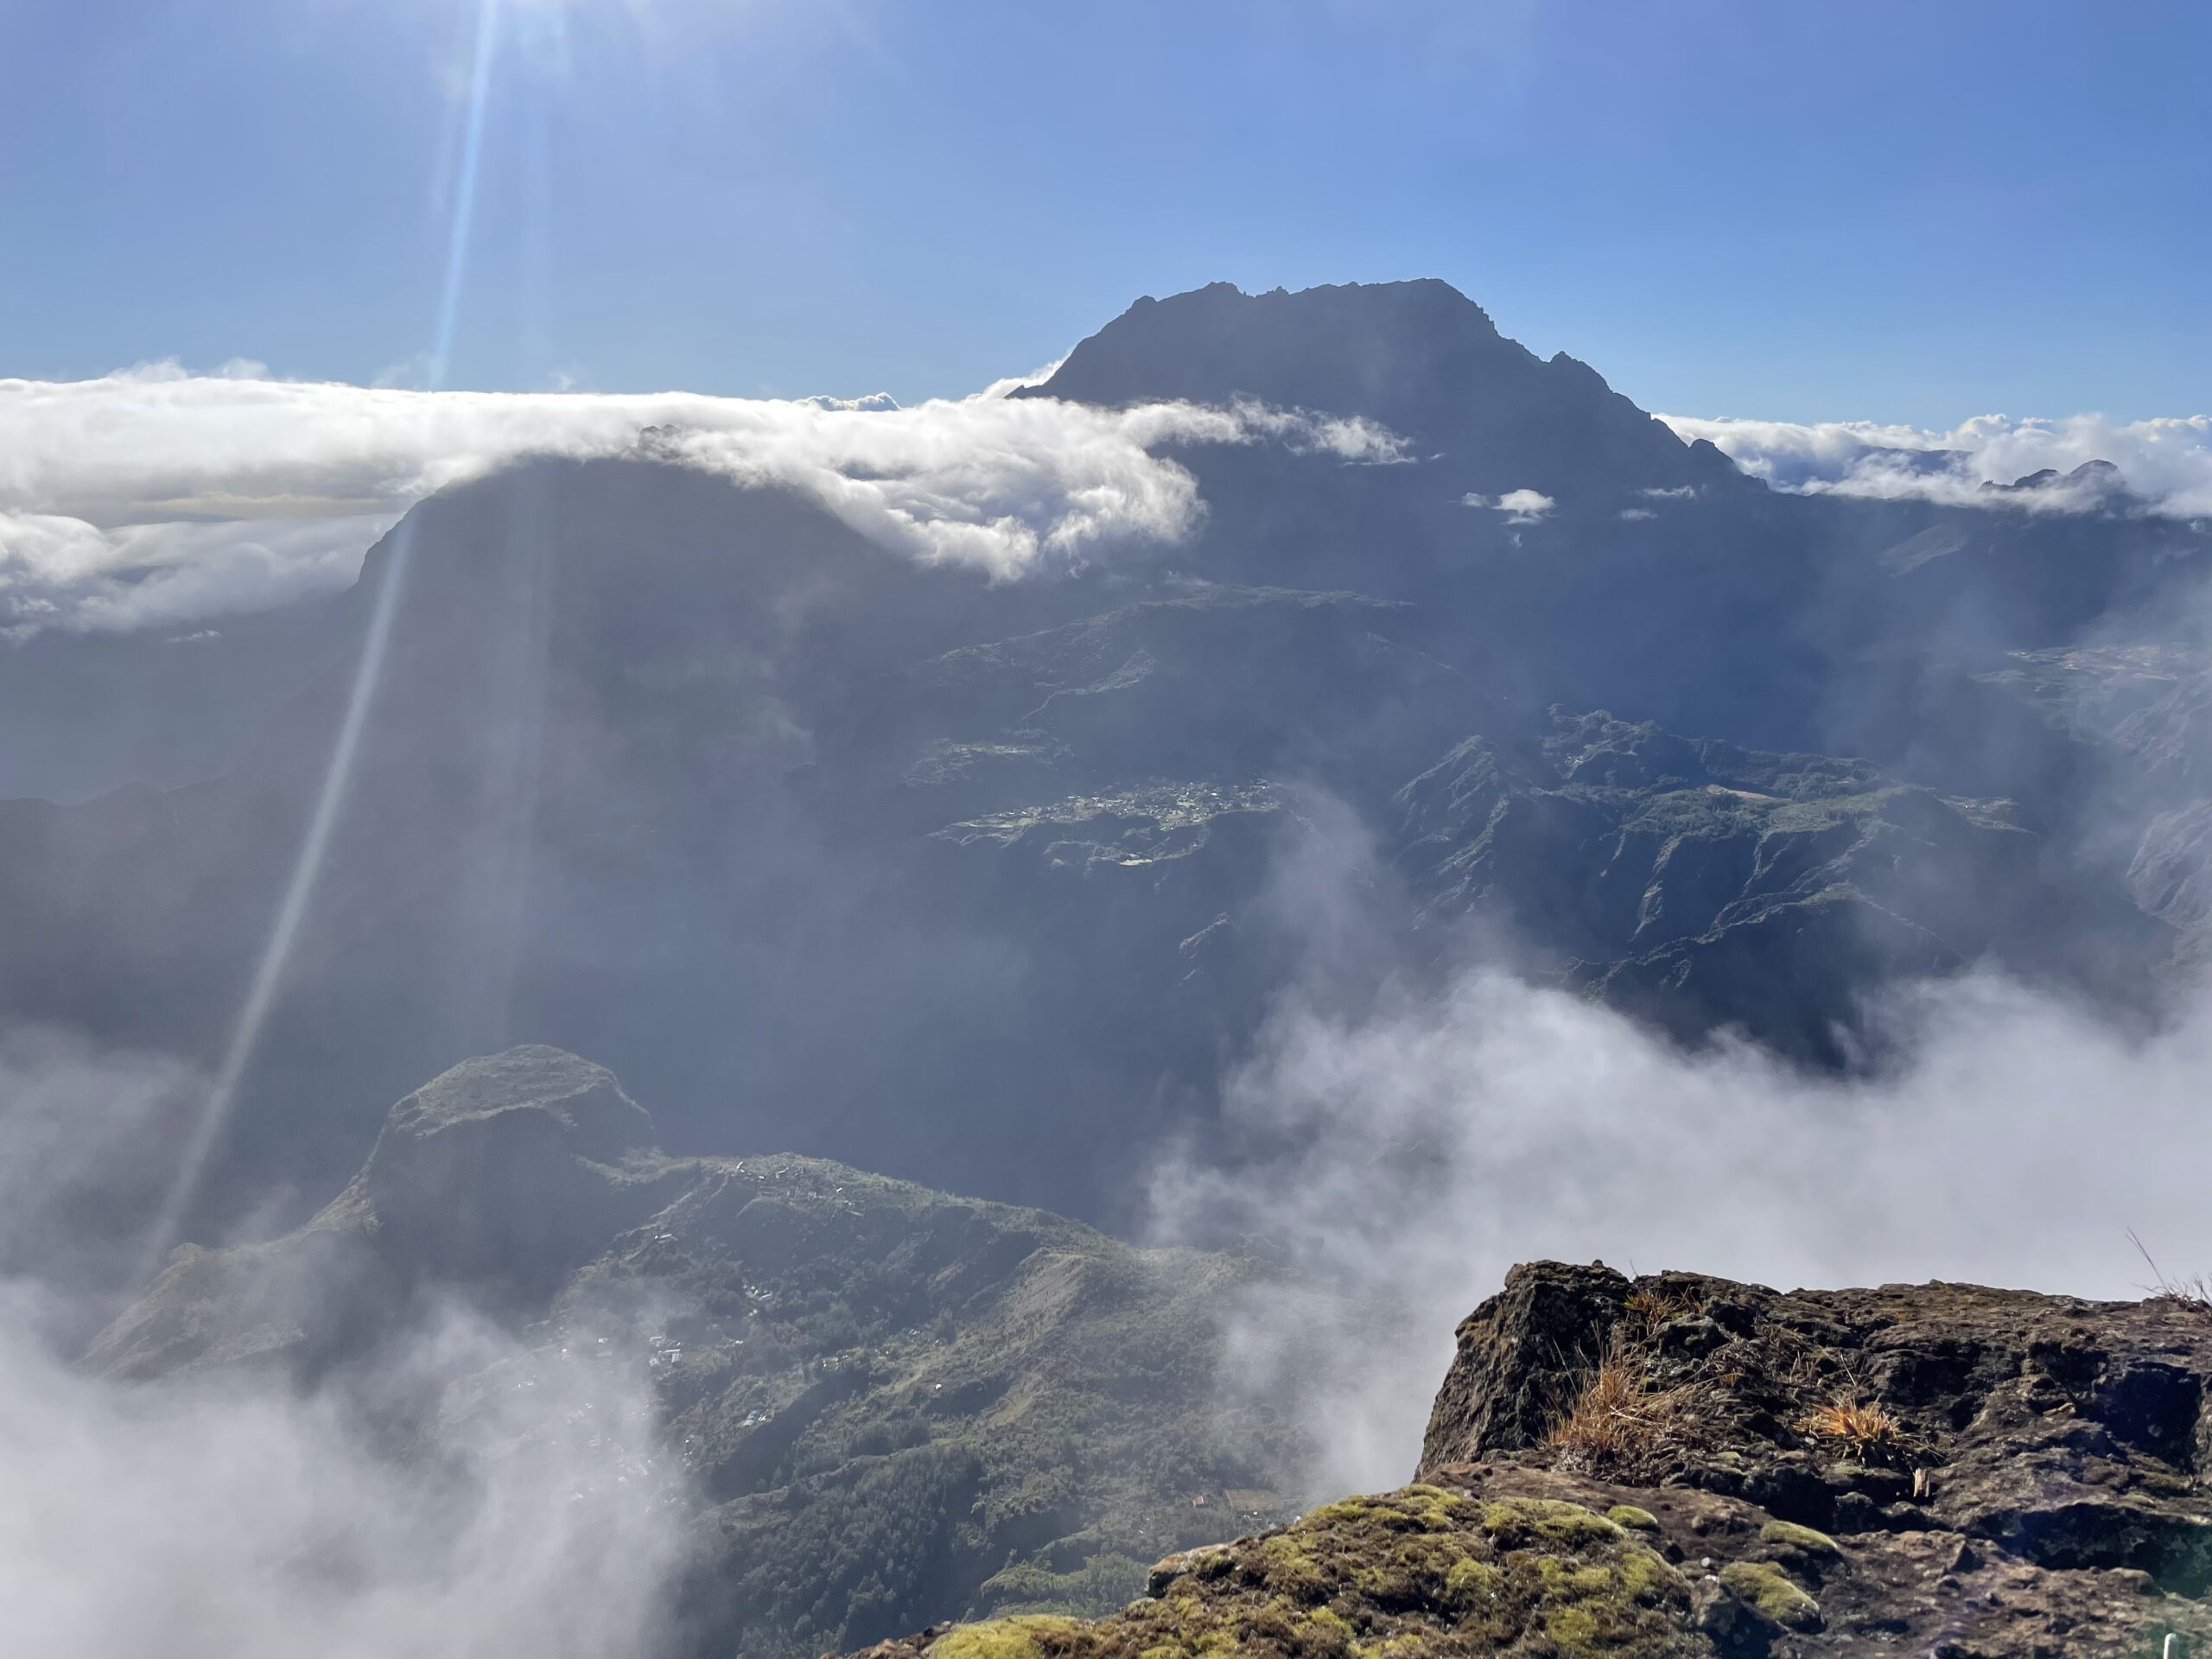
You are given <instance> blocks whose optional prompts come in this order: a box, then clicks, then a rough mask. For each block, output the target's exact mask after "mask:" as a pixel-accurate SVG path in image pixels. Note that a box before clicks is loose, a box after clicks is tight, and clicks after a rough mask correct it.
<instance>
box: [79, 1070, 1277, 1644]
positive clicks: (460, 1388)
mask: <svg viewBox="0 0 2212 1659" xmlns="http://www.w3.org/2000/svg"><path fill="white" fill-rule="evenodd" d="M650 1136H651V1127H650V1124H649V1122H647V1120H646V1118H645V1114H644V1113H643V1112H642V1111H640V1110H639V1109H638V1108H637V1107H636V1106H634V1105H633V1104H632V1103H630V1101H629V1100H628V1099H627V1097H626V1096H624V1095H623V1094H622V1092H621V1090H620V1087H619V1085H617V1084H615V1082H614V1080H613V1077H612V1076H611V1075H610V1074H609V1073H607V1071H604V1070H603V1069H602V1068H601V1067H598V1066H595V1065H590V1064H588V1063H587V1062H584V1061H582V1060H579V1059H577V1058H575V1057H573V1056H570V1055H567V1054H563V1053H562V1052H559V1051H556V1050H550V1049H543V1048H537V1049H519V1050H515V1051H512V1052H508V1053H506V1054H503V1055H499V1056H494V1057H491V1058H486V1059H481V1060H476V1061H471V1062H469V1063H467V1064H466V1065H461V1066H459V1067H456V1068H455V1069H454V1071H449V1072H448V1073H446V1074H445V1075H444V1076H443V1077H440V1078H438V1079H437V1080H436V1081H435V1082H434V1083H432V1084H429V1085H428V1086H427V1087H425V1088H424V1089H423V1090H419V1091H418V1092H417V1093H416V1095H414V1096H410V1097H409V1098H408V1099H407V1100H405V1101H403V1102H402V1103H400V1104H399V1105H398V1106H397V1107H396V1108H395V1109H394V1110H393V1112H392V1113H391V1117H390V1119H389V1121H388V1122H387V1124H386V1127H385V1134H384V1135H383V1138H382V1139H381V1140H380V1141H379V1142H378V1146H377V1148H376V1151H375V1153H374V1154H373V1155H372V1157H371V1159H370V1160H369V1162H368V1164H367V1166H365V1168H364V1170H363V1171H362V1173H361V1175H360V1176H359V1179H356V1180H355V1181H354V1183H353V1185H352V1186H351V1187H349V1188H348V1190H347V1192H346V1194H345V1195H344V1196H343V1197H341V1198H340V1199H339V1200H337V1201H336V1202H335V1203H334V1204H333V1205H331V1206H329V1208H328V1209H327V1210H326V1211H324V1212H323V1213H322V1214H321V1215H320V1216H319V1217H316V1218H315V1221H314V1222H313V1223H311V1224H309V1225H308V1226H307V1227H306V1228H304V1229H302V1230H300V1231H298V1232H296V1233H295V1234H292V1235H290V1236H287V1237H285V1238H283V1239H281V1240H278V1241H277V1242H275V1243H270V1244H264V1245H259V1246H254V1247H249V1248H245V1249H234V1250H226V1251H204V1250H197V1249H188V1250H185V1251H183V1252H181V1253H180V1255H179V1257H178V1258H177V1259H176V1260H175V1262H173V1263H172V1265H171V1266H170V1268H168V1271H167V1272H166V1273H165V1274H163V1275H162V1279H161V1280H160V1281H159V1282H158V1283H157V1284H156V1286H155V1287H154V1288H153V1290H152V1291H151V1293H150V1294H149V1295H148V1296H147V1297H146V1298H145V1299H144V1300H143V1302H142V1303H141V1304H140V1305H139V1306H137V1307H136V1308H134V1309H133V1310H132V1311H131V1312H130V1313H128V1314H126V1315H125V1316H124V1318H123V1319H121V1320H119V1321H118V1323H117V1324H116V1325H114V1326H113V1327H111V1329H110V1330H109V1331H108V1332H106V1333H105V1335H104V1336H103V1337H102V1338H100V1339H99V1342H98V1343H97V1344H95V1347H94V1350H93V1353H92V1358H93V1360H94V1361H95V1362H96V1363H99V1364H100V1365H102V1366H103V1367H105V1369H106V1370H109V1371H110V1372H111V1373H114V1374H117V1375H120V1376H133V1377H153V1376H173V1375H176V1374H179V1373H183V1372H189V1371H195V1370H196V1371H201V1372H206V1371H209V1370H219V1369H222V1368H228V1367H238V1366H259V1367H273V1368H277V1369H280V1370H283V1371H286V1372H288V1373H289V1374H291V1375H293V1376H296V1377H297V1378H299V1379H300V1380H302V1381H303V1382H310V1383H321V1384H323V1385H325V1386H336V1385H339V1384H342V1383H343V1380H344V1379H345V1378H346V1376H347V1375H348V1374H349V1370H351V1369H352V1368H356V1367H359V1366H361V1365H365V1364H366V1363H371V1362H372V1361H373V1360H374V1359H375V1358H376V1357H378V1354H379V1353H380V1352H383V1351H388V1350H389V1348H390V1347H391V1344H393V1343H394V1342H395V1341H396V1340H397V1339H399V1338H400V1337H401V1336H402V1334H403V1333H404V1332H405V1331H406V1330H407V1329H408V1328H409V1325H410V1320H411V1319H415V1318H416V1317H417V1316H418V1314H419V1312H420V1310H421V1308H422V1307H423V1306H424V1304H425V1302H426V1300H428V1299H429V1298H431V1297H434V1296H435V1295H438V1294H453V1293H454V1291H455V1290H456V1289H457V1290H458V1291H460V1292H461V1293H463V1294H467V1295H468V1296H469V1297H470V1298H471V1299H472V1300H474V1301H476V1302H477V1303H479V1304H480V1306H486V1307H488V1308H490V1309H492V1310H493V1312H494V1313H495V1314H496V1315H497V1316H498V1317H499V1318H500V1319H503V1320H505V1321H506V1322H508V1323H509V1324H511V1325H513V1326H515V1327H516V1328H518V1329H519V1330H521V1332H523V1337H522V1341H523V1344H524V1347H525V1349H526V1350H527V1355H526V1359H527V1361H528V1362H529V1363H578V1362H581V1363H585V1364H586V1365H601V1366H604V1367H606V1368H607V1375H608V1376H610V1377H611V1376H613V1375H614V1374H616V1373H618V1372H619V1373H620V1374H621V1375H623V1376H626V1377H631V1378H636V1377H639V1376H642V1377H643V1378H644V1379H645V1383H646V1385H647V1386H648V1387H649V1388H650V1390H651V1396H652V1402H653V1414H654V1415H655V1416H656V1418H657V1419H658V1434H657V1435H656V1436H654V1437H653V1438H654V1442H655V1445H656V1446H658V1452H655V1451H653V1450H652V1449H650V1448H648V1447H646V1446H642V1445H632V1446H629V1447H628V1448H627V1449H626V1450H621V1449H617V1448H610V1455H620V1456H621V1457H625V1458H628V1459H632V1461H633V1462H634V1463H635V1465H636V1467H635V1468H634V1469H633V1470H632V1471H631V1472H632V1473H633V1474H634V1475H635V1476H636V1477H637V1478H661V1479H666V1480H668V1481H669V1483H670V1490H671V1493H673V1494H677V1495H678V1496H677V1497H672V1498H671V1501H681V1502H685V1503H690V1504H691V1505H692V1506H693V1507H694V1508H695V1509H696V1514H695V1515H694V1516H693V1518H692V1521H691V1523H690V1524H691V1527H692V1529H693V1532H694V1535H695V1541H696V1544H697V1546H698V1548H697V1550H696V1564H695V1566H694V1567H693V1568H692V1570H691V1571H690V1573H689V1574H688V1576H687V1577H686V1579H685V1580H684V1581H683V1585H682V1586H681V1587H680V1591H679V1592H678V1593H679V1597H680V1600H681V1603H682V1606H681V1608H680V1610H679V1611H680V1616H681V1621H682V1623H683V1625H684V1627H685V1629H686V1630H687V1631H688V1632H689V1637H688V1639H687V1645H688V1647H689V1648H690V1649H691V1650H696V1651H699V1652H702V1653H703V1652H722V1653H739V1652H742V1653H747V1654H763V1655H783V1654H791V1655H796V1654H813V1653H817V1652H820V1651H823V1650H826V1649H836V1648H839V1647H844V1646H852V1645H856V1644H858V1643H865V1642H868V1641H872V1640H875V1639H878V1638H880V1637H884V1636H886V1635H888V1634H890V1633H892V1632H894V1631H897V1630H907V1629H912V1628H914V1627H915V1626H917V1625H918V1624H925V1623H928V1622H930V1621H931V1620H937V1619H943V1618H951V1617H956V1616H958V1615H960V1614H962V1613H963V1612H964V1613H969V1614H985V1613H991V1612H995V1611H1001V1610H1007V1609H1016V1610H1036V1609H1052V1610H1057V1611H1066V1612H1097V1611H1104V1610H1106V1609H1108V1608H1110V1607H1112V1606H1116V1605H1120V1604H1121V1603H1122V1602H1123V1601H1126V1600H1127V1599H1128V1598H1130V1597H1131V1596H1133V1595H1135V1594H1136V1593H1138V1592H1140V1591H1141V1589H1142V1587H1143V1583H1144V1564H1145V1563H1147V1562H1149V1561H1151V1560H1154V1558H1155V1557H1157V1556H1159V1555H1160V1554H1162V1553H1163V1552H1164V1551H1166V1550H1169V1549H1172V1548H1177V1547H1179V1546H1182V1545H1185V1544H1188V1543H1190V1542H1192V1541H1196V1540H1198V1539H1203V1538H1207V1537H1211V1536H1214V1535H1218V1534H1219V1533H1220V1532H1221V1531H1223V1530H1224V1528H1229V1529H1234V1528H1235V1527H1236V1525H1239V1524H1242V1525H1248V1526H1249V1525H1251V1524H1255V1523H1256V1522H1260V1521H1264V1520H1268V1519H1280V1518H1283V1517H1286V1516H1288V1515H1289V1514H1291V1513H1293V1512H1294V1503H1293V1500H1292V1497H1291V1486H1292V1483H1293V1481H1294V1479H1295V1469H1296V1466H1297V1465H1298V1462H1299V1459H1300V1452H1301V1450H1302V1447H1301V1446H1300V1443H1299V1441H1298V1440H1297V1438H1296V1436H1295V1435H1294V1433H1291V1432H1290V1431H1288V1430H1287V1429H1286V1428H1285V1427H1283V1426H1282V1425H1281V1424H1279V1423H1276V1422H1274V1421H1271V1420H1270V1419H1269V1417H1268V1415H1267V1414H1265V1413H1264V1412H1262V1411H1261V1410H1259V1409H1257V1408H1241V1407H1238V1406H1236V1405H1234V1404H1230V1403H1227V1402H1225V1398H1224V1391H1223V1389H1222V1388H1221V1386H1220V1378H1219V1376H1217V1365H1218V1362H1219V1359H1220V1342H1221V1338H1220V1334H1219V1332H1220V1330H1221V1315H1222V1313H1224V1310H1225V1309H1226V1308H1228V1307H1229V1306H1230V1305H1231V1304H1232V1302H1233V1300H1234V1299H1235V1298H1236V1296H1237V1295H1238V1294H1239V1293H1240V1292H1241V1291H1243V1289H1245V1288H1247V1287H1250V1286H1252V1285H1253V1284H1255V1282H1257V1281H1259V1280H1260V1279H1261V1278H1262V1276H1263V1270H1262V1268H1259V1267H1258V1266H1257V1265H1255V1264H1254V1263H1251V1262H1244V1261H1241V1260H1236V1259H1231V1258H1229V1257H1225V1256H1222V1255H1209V1254H1204V1253H1200V1252H1195V1251H1187V1250H1176V1249H1136V1248H1134V1247H1131V1246H1129V1245H1127V1244H1124V1243H1119V1242H1117V1241H1116V1240H1114V1239H1112V1238H1109V1237H1108V1236H1104V1235H1103V1234H1101V1233H1098V1232H1096V1231H1094V1230H1091V1229H1090V1228H1088V1227H1084V1226H1082V1225H1079V1224H1076V1223H1072V1222H1069V1221H1066V1220H1063V1219H1061V1218H1059V1217H1054V1216H1051V1215H1047V1214H1046V1213H1044V1212H1041V1211H1034V1210H1024V1209H1018V1208H1013V1207H1009V1206H1006V1205H992V1204H983V1203H976V1202H972V1201H969V1200H966V1199H963V1198H954V1197H950V1196H948V1195H946V1194H944V1193H940V1192H931V1191H929V1190H927V1189H925V1188H922V1187H918V1186H915V1185H910V1184H908V1183H906V1182H902V1181H896V1180H889V1179H883V1178H881V1177H879V1176H874V1175H869V1174H865V1173H861V1172H860V1171H857V1170H853V1169H849V1168H847V1167H845V1166H842V1165H839V1164H835V1163H830V1162H827V1161H824V1160H818V1159H810V1158H798V1157H784V1156H770V1157H756V1158H744V1159H680V1158H671V1157H668V1156H666V1155H664V1154H661V1153H659V1152H658V1151H656V1150H655V1149H654V1148H653V1147H652V1145H651V1140H650ZM449 1384H450V1386H449V1387H448V1390H447V1399H448V1405H449V1407H450V1405H451V1402H456V1401H462V1400H465V1399H466V1398H467V1395H468V1392H469V1389H470V1388H471V1386H474V1385H472V1384H471V1383H470V1382H469V1380H468V1379H467V1378H465V1377H461V1378H453V1379H449ZM657 1460H658V1466H657V1467H655V1466H652V1465H655V1463H656V1461H657ZM679 1470H680V1472H681V1474H682V1476H683V1478H682V1479H680V1480H678V1479H677V1478H675V1477H676V1476H677V1474H678V1472H679ZM1231 1516H1235V1517H1236V1518H1235V1519H1231V1518H1230V1517H1231Z"/></svg>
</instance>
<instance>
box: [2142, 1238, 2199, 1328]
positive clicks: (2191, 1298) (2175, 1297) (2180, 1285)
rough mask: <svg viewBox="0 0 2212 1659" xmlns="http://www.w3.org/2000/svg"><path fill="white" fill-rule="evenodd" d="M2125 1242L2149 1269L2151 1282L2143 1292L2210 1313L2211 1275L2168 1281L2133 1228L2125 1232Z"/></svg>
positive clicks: (2197, 1275) (2193, 1275) (2194, 1274)
mask: <svg viewBox="0 0 2212 1659" xmlns="http://www.w3.org/2000/svg"><path fill="white" fill-rule="evenodd" d="M2127 1241H2128V1243H2131V1244H2133V1245H2134V1246H2135V1252H2136V1254H2137V1255H2140V1256H2141V1257H2142V1258H2143V1262H2144V1265H2145V1266H2146V1267H2147V1268H2150V1269H2151V1282H2150V1283H2149V1284H2147V1285H2145V1286H2144V1287H2143V1288H2144V1289H2145V1291H2147V1292H2148V1293H2149V1294H2151V1295H2152V1296H2154V1297H2163V1298H2164V1300H2168V1301H2173V1302H2181V1303H2183V1304H2185V1305H2187V1306H2190V1307H2194V1308H2199V1309H2202V1310H2204V1311H2206V1312H2212V1274H2202V1273H2193V1274H2188V1275H2186V1276H2184V1277H2183V1278H2180V1279H2169V1278H2168V1277H2166V1275H2165V1274H2164V1271H2163V1270H2161V1269H2160V1268H2159V1266H2158V1262H2155V1261H2153V1260H2152V1256H2151V1252H2150V1250H2149V1249H2148V1248H2147V1247H2146V1246H2145V1244H2144V1243H2143V1241H2142V1240H2141V1239H2140V1238H2139V1237H2138V1236H2136V1232H2135V1230H2134V1229H2133V1227H2131V1228H2129V1229H2128V1230H2127Z"/></svg>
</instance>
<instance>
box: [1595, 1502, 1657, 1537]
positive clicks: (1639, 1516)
mask: <svg viewBox="0 0 2212 1659" xmlns="http://www.w3.org/2000/svg"><path fill="white" fill-rule="evenodd" d="M1605 1519H1606V1520H1608V1521H1610V1522H1612V1523H1613V1524H1614V1525H1615V1526H1617V1527H1621V1528H1624V1529H1626V1530H1628V1531H1630V1532H1656V1531H1658V1530H1659V1517H1658V1516H1656V1515H1654V1514H1652V1513H1651V1511H1650V1510H1639V1509H1637V1507H1636V1505H1635V1504H1633V1503H1616V1504H1614V1505H1613V1507H1612V1508H1611V1509H1610V1510H1606V1511H1605Z"/></svg>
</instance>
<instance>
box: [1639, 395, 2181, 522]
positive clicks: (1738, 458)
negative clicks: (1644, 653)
mask: <svg viewBox="0 0 2212 1659" xmlns="http://www.w3.org/2000/svg"><path fill="white" fill-rule="evenodd" d="M1659 418H1660V419H1661V420H1662V421H1664V422H1666V423H1667V424H1668V425H1669V426H1671V427H1672V428H1674V429H1675V431H1676V432H1677V433H1679V434H1680V435H1681V436H1682V437H1684V438H1687V439H1697V438H1705V439H1707V440H1709V441H1710V442H1713V444H1715V445H1716V446H1718V447H1719V448H1720V449H1721V450H1722V451H1723V452H1724V453H1725V454H1727V456H1728V457H1729V459H1731V460H1732V461H1734V462H1735V463H1736V464H1737V465H1738V467H1742V468H1743V469H1744V470H1745V472H1747V473H1749V474H1751V476H1752V477H1754V478H1757V479H1761V480H1764V481H1765V482H1767V483H1769V484H1770V485H1772V486H1774V487H1775V488H1777V489H1781V490H1790V491H1794V492H1797V493H1803V494H1823V493H1828V494H1836V495H1859V496H1873V497H1878V498H1881V499H1917V500H1927V501H1941V502H1947V503H1950V504H1952V505H1962V506H1986V505H1991V498H1990V494H1989V493H1988V492H1986V491H1985V490H1984V489H1983V487H1982V486H1984V485H1985V484H1995V485H2007V484H2012V483H2015V482H2017V481H2018V480H2021V479H2024V478H2026V477H2028V476H2030V475H2031V474H2035V473H2038V472H2041V471H2043V470H2044V469H2045V468H2046V467H2048V468H2050V469H2052V470H2054V471H2056V472H2057V473H2058V474H2061V475H2062V477H2063V475H2064V474H2069V473H2071V472H2073V471H2074V470H2075V468H2076V467H2081V466H2082V465H2083V464H2085V463H2087V462H2088V461H2110V462H2112V463H2113V465H2114V466H2116V467H2119V468H2120V476H2121V478H2122V479H2123V480H2126V488H2127V491H2128V493H2129V495H2130V496H2131V497H2133V499H2134V505H2136V506H2137V507H2138V509H2139V510H2140V511H2144V512H2155V513H2158V514H2161V515H2163V516H2165V517H2169V518H2201V517H2203V516H2205V515H2208V514H2212V416H2204V415H2191V416H2177V417H2171V418H2165V419H2158V420H2145V421H2113V420H2107V418H2106V417H2105V416H2101V415H2073V416H2067V417H2065V418H2064V419H2062V420H2028V419H2015V418H2013V417H2012V416H2007V415H1983V416H1976V417H1975V418H1974V419H1973V420H1970V421H1967V422H1965V423H1961V425H1958V426H1955V427H1953V428H1952V429H1950V430H1948V431H1935V430H1930V429H1927V428H1923V427H1916V426H1900V425H1891V424H1885V423H1881V422H1878V421H1819V422H1793V421H1759V420H1739V419H1733V418H1726V417H1724V418H1720V419H1708V418H1706V417H1703V416H1694V415H1662V416H1659ZM2002 499H2003V500H2004V502H2005V505H2009V506H2014V507H2021V508H2027V509H2030V510H2041V511H2054V512H2080V511H2083V510H2086V509H2088V508H2092V507H2098V506H2103V505H2109V504H2108V502H2107V498H2106V495H2105V493H2104V492H2103V490H2102V489H2101V488H2099V487H2097V486H2090V487H2088V488H2086V489H2078V488H2077V489H2066V488H2059V489H2054V490H2049V491H2039V492H2035V493H2024V494H2021V495H2018V496H2008V497H2005V498H2002Z"/></svg>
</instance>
